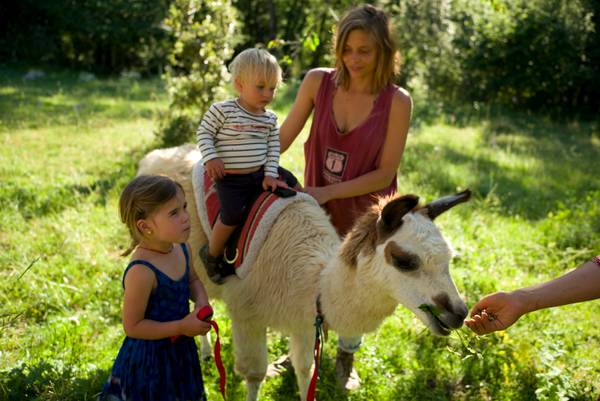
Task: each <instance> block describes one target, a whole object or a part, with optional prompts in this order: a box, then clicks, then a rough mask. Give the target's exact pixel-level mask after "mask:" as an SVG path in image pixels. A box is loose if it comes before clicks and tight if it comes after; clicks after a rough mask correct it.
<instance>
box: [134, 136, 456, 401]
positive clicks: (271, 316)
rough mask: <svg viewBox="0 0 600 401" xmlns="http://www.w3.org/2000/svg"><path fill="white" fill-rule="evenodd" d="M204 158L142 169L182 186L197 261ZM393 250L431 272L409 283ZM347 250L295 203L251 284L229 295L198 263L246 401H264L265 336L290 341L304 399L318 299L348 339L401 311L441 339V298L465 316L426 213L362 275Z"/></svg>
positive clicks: (157, 158)
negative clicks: (226, 332) (219, 303)
mask: <svg viewBox="0 0 600 401" xmlns="http://www.w3.org/2000/svg"><path fill="white" fill-rule="evenodd" d="M199 158H200V157H199V152H198V151H197V150H196V148H195V147H194V146H193V145H184V146H181V147H178V148H170V149H161V150H155V151H153V152H151V153H149V154H148V155H147V156H146V157H145V158H144V159H143V160H142V161H141V162H140V165H139V173H140V174H165V175H168V176H171V177H172V178H174V179H176V180H178V181H179V182H180V183H181V184H182V186H183V188H184V190H185V191H186V194H187V201H188V204H189V206H188V210H189V212H190V215H191V219H192V220H191V221H192V233H191V236H190V240H189V242H190V245H191V247H192V251H193V254H194V255H196V254H197V251H198V249H199V248H200V247H201V246H202V245H203V244H205V243H206V241H207V237H206V235H205V234H204V232H202V228H201V224H200V221H199V220H198V216H197V213H196V205H195V200H194V196H193V195H192V182H191V172H192V167H193V165H194V164H195V163H196V162H197V161H198V160H199ZM391 241H394V242H396V243H397V244H398V245H400V246H401V247H402V249H404V250H407V251H410V252H412V253H414V254H416V255H419V257H420V258H421V260H423V261H424V262H425V263H424V266H423V267H422V268H420V269H419V270H418V271H417V272H410V273H406V272H401V271H400V270H398V269H397V268H395V267H393V266H391V265H389V264H388V263H387V262H386V259H385V256H384V249H385V246H386V245H387V244H388V243H390V242H391ZM339 248H340V240H339V238H338V236H337V234H336V232H335V230H334V228H333V226H332V225H331V223H330V222H329V219H328V217H327V216H326V215H325V213H324V212H323V210H322V209H321V208H320V207H319V206H317V205H315V204H312V203H307V202H297V203H293V204H291V205H289V206H288V207H287V208H286V209H285V210H284V211H283V212H282V213H281V215H280V216H279V218H278V219H277V220H276V222H275V223H274V225H273V227H272V229H271V232H270V235H269V236H267V238H266V241H265V243H264V245H263V249H262V251H261V252H260V254H259V255H258V258H257V260H256V264H255V265H254V266H253V267H252V268H251V269H250V271H249V272H248V275H247V277H245V278H244V279H243V280H240V279H239V278H237V277H233V276H232V277H230V278H228V279H227V282H226V283H225V284H224V285H222V286H216V285H214V284H212V282H211V281H210V280H208V278H207V276H206V272H205V269H204V267H203V266H202V262H201V261H200V260H199V258H197V257H196V258H195V259H194V261H193V263H194V268H195V270H196V272H197V273H198V275H199V277H200V279H201V280H202V281H203V283H204V285H205V286H206V288H207V291H208V292H209V295H210V296H211V297H216V298H221V299H223V300H224V301H225V303H226V305H227V308H228V311H229V314H230V317H231V320H232V335H233V343H234V349H235V368H236V371H237V372H238V373H239V374H240V375H241V376H243V377H244V378H245V379H246V386H247V390H248V393H247V398H246V399H247V400H248V401H254V400H256V399H257V396H258V390H259V387H260V383H261V382H262V380H263V378H264V376H265V373H266V369H267V348H266V330H267V327H270V328H272V329H275V330H278V331H281V332H283V333H286V334H288V335H290V356H291V360H292V364H293V365H294V368H295V372H296V378H297V381H298V387H299V389H300V397H301V400H305V399H306V393H307V389H308V382H309V378H310V373H311V366H312V347H313V342H314V327H313V324H314V320H315V313H316V307H315V300H316V298H317V295H318V294H321V300H322V307H323V312H324V314H325V319H326V321H327V324H328V325H329V327H330V328H331V329H333V330H335V331H337V332H338V334H341V335H345V336H355V335H360V334H364V333H366V332H369V331H373V330H375V329H376V328H377V327H378V326H379V325H380V324H381V322H382V321H383V319H384V318H385V317H386V316H389V315H390V314H392V313H393V311H394V310H395V308H396V306H397V305H398V303H402V304H404V305H405V306H407V307H408V308H409V309H410V310H412V311H413V312H414V313H415V314H416V315H417V316H418V317H419V318H420V319H421V320H422V321H423V322H424V323H425V324H426V325H428V326H429V327H430V329H431V330H432V331H434V332H437V331H439V326H437V325H436V324H435V322H433V319H432V317H431V316H428V315H427V314H426V313H424V312H423V311H421V310H420V309H419V306H420V305H421V304H424V303H426V304H432V303H433V301H432V298H433V297H434V296H435V295H436V294H439V293H441V292H445V293H446V294H447V295H448V296H449V298H450V303H451V304H452V305H453V307H455V308H456V309H461V310H462V309H464V310H465V311H466V306H465V305H464V302H463V301H462V300H461V298H460V296H459V295H458V292H457V291H456V287H455V286H454V283H453V282H452V279H451V277H450V274H449V272H448V264H449V261H450V256H451V252H450V249H449V246H448V245H447V244H446V242H445V241H444V239H443V238H442V236H441V234H440V233H439V231H438V229H437V228H436V227H435V225H434V224H433V223H432V222H431V220H429V219H428V218H426V217H424V216H423V215H422V214H420V213H409V214H408V215H406V216H405V217H404V224H403V225H402V227H401V229H400V230H398V231H397V232H396V233H394V234H393V235H392V236H390V237H389V238H387V239H386V241H385V242H384V243H382V244H379V245H378V246H377V248H376V249H375V252H374V254H369V253H368V252H363V253H361V254H360V255H359V257H358V263H357V266H355V267H351V266H346V265H345V264H344V263H343V262H342V261H341V259H340V258H339V257H338V252H339ZM367 255H369V256H367ZM442 317H443V316H442Z"/></svg>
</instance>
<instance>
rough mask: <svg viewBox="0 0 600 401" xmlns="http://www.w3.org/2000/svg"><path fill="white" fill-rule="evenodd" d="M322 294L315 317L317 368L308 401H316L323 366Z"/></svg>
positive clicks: (313, 375) (309, 387) (309, 388)
mask: <svg viewBox="0 0 600 401" xmlns="http://www.w3.org/2000/svg"><path fill="white" fill-rule="evenodd" d="M320 298H321V296H320V295H319V297H317V317H316V318H315V351H314V355H315V370H314V371H313V374H312V377H311V379H310V384H309V385H308V392H307V394H306V401H314V400H315V394H316V392H317V380H318V379H319V367H320V366H321V356H322V352H323V349H322V348H323V347H322V345H321V338H322V337H323V321H324V320H325V319H324V317H323V313H322V312H321V299H320Z"/></svg>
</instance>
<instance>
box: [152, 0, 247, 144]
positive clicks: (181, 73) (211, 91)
mask: <svg viewBox="0 0 600 401" xmlns="http://www.w3.org/2000/svg"><path fill="white" fill-rule="evenodd" d="M235 19H236V14H235V10H234V8H233V7H232V6H231V3H230V1H229V0H204V1H203V0H174V1H173V3H172V4H171V7H170V8H169V15H168V17H167V19H166V20H165V24H166V26H167V27H168V28H169V29H170V30H171V34H172V35H173V37H175V43H174V45H173V47H172V49H171V52H170V53H169V57H168V66H167V69H166V73H165V74H164V77H165V79H166V81H167V88H168V92H169V98H170V103H169V110H168V111H167V112H166V113H164V114H163V116H162V121H161V124H160V126H161V128H160V130H159V132H158V135H159V138H160V139H161V140H162V141H166V142H164V144H169V145H177V144H180V143H183V142H187V141H189V140H192V139H193V136H194V129H195V128H196V127H197V123H198V122H199V121H200V119H201V118H202V115H203V114H204V113H205V112H206V110H207V109H208V107H210V105H211V103H213V102H214V101H215V99H217V98H218V97H219V96H220V95H221V93H222V91H223V83H224V81H225V79H226V78H227V69H226V67H225V61H226V60H228V59H229V58H230V57H231V54H232V52H233V44H234V43H233V42H234V33H235ZM176 129H183V130H185V131H184V132H180V133H175V132H174V130H176ZM174 141H176V142H174Z"/></svg>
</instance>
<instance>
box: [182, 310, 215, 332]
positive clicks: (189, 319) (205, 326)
mask: <svg viewBox="0 0 600 401" xmlns="http://www.w3.org/2000/svg"><path fill="white" fill-rule="evenodd" d="M199 310H200V308H196V309H194V311H193V312H192V313H190V314H188V315H187V316H186V317H184V318H183V319H181V320H180V321H179V323H180V327H181V334H183V335H185V336H188V337H194V336H197V335H202V336H203V335H205V334H206V333H208V331H209V330H210V324H209V323H208V322H205V321H202V320H200V319H198V317H197V316H196V315H197V314H198V311H199Z"/></svg>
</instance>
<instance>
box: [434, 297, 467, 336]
mask: <svg viewBox="0 0 600 401" xmlns="http://www.w3.org/2000/svg"><path fill="white" fill-rule="evenodd" d="M433 302H435V305H436V306H437V307H438V308H439V309H440V310H441V311H442V314H441V315H442V316H441V318H442V319H443V320H444V323H446V324H447V325H448V326H449V327H452V328H459V327H461V326H462V324H463V321H464V320H465V318H466V317H467V314H468V313H469V311H468V309H467V305H465V303H464V302H462V301H460V303H454V304H452V302H450V297H449V296H448V294H446V293H445V292H442V293H440V294H438V295H436V296H435V297H433Z"/></svg>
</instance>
